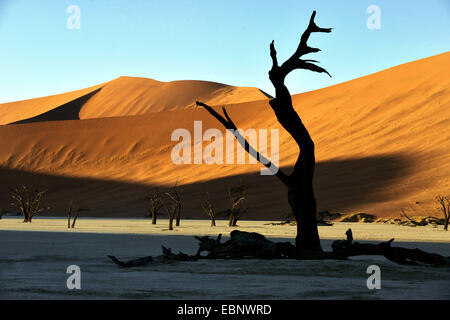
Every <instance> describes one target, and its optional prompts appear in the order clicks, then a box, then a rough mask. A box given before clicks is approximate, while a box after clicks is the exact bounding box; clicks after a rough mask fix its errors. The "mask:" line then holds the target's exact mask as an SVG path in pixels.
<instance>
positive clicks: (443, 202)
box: [436, 196, 450, 231]
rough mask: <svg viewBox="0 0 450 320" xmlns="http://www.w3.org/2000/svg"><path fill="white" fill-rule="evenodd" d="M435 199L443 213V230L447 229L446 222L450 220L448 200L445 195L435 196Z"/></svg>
mask: <svg viewBox="0 0 450 320" xmlns="http://www.w3.org/2000/svg"><path fill="white" fill-rule="evenodd" d="M436 201H437V202H438V203H439V204H440V206H441V207H440V209H441V211H442V214H443V215H444V230H445V231H448V223H449V221H450V200H449V199H448V198H447V197H443V196H437V197H436Z"/></svg>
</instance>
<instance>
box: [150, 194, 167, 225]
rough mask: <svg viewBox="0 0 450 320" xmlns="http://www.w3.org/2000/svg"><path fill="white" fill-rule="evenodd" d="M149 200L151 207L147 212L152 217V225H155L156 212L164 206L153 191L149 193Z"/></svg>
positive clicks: (159, 197) (158, 195)
mask: <svg viewBox="0 0 450 320" xmlns="http://www.w3.org/2000/svg"><path fill="white" fill-rule="evenodd" d="M149 200H150V205H151V207H150V210H149V212H150V214H151V216H152V224H156V220H157V216H158V212H159V210H160V209H161V208H162V207H163V205H164V204H163V203H162V199H161V194H160V193H159V192H157V191H153V192H151V193H150V197H149Z"/></svg>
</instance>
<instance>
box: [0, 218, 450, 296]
mask: <svg viewBox="0 0 450 320" xmlns="http://www.w3.org/2000/svg"><path fill="white" fill-rule="evenodd" d="M266 223H267V222H263V221H242V223H239V227H237V228H236V229H239V230H242V231H257V232H260V233H262V234H265V235H267V236H268V238H269V239H271V240H274V241H291V242H292V241H293V238H294V236H295V227H293V226H271V225H267V224H266ZM66 226H67V221H66V219H64V218H36V219H35V220H34V222H33V223H31V224H23V223H21V220H20V219H18V218H4V219H2V220H0V230H1V231H0V242H1V243H2V254H1V257H0V282H1V285H0V299H232V300H234V299H449V298H450V295H449V291H448V281H443V279H447V278H448V270H447V268H431V267H422V266H402V265H397V264H395V263H393V262H390V261H388V260H386V259H385V258H384V257H378V256H360V257H354V258H351V259H350V260H348V261H336V260H333V261H327V262H326V263H324V261H296V260H283V262H282V263H280V261H279V260H252V261H249V260H214V261H201V260H200V261H196V262H177V263H170V264H151V265H147V266H144V267H136V268H132V269H121V268H118V267H117V266H116V265H115V264H113V263H112V262H111V261H110V260H109V259H108V258H107V257H106V256H107V255H116V256H118V257H119V258H121V259H124V260H126V259H132V258H136V257H143V256H148V255H152V256H156V255H159V254H161V245H164V246H166V247H171V248H172V249H173V250H174V251H175V252H178V250H181V251H183V252H185V253H189V254H194V253H195V251H196V249H197V247H198V245H197V243H198V241H197V240H196V239H194V237H192V235H214V236H216V235H217V234H218V233H219V232H221V233H223V234H224V239H226V238H227V237H226V236H227V235H228V234H229V232H231V231H232V230H233V229H234V228H233V229H232V228H229V227H226V221H218V226H217V227H215V228H212V227H210V226H209V221H206V220H185V221H182V224H181V226H180V227H179V228H176V229H175V230H174V231H168V230H167V220H160V221H159V222H158V224H157V225H156V226H152V225H151V221H150V220H149V219H95V218H82V219H79V220H78V221H77V225H76V227H75V229H73V230H68V229H67V228H66ZM348 227H351V228H352V230H353V233H354V236H355V240H358V241H362V240H370V241H374V240H376V241H385V240H388V239H389V238H390V237H395V238H396V241H395V242H394V244H393V245H396V246H402V247H406V248H420V249H422V250H427V251H429V252H435V253H440V254H443V255H450V242H449V241H448V237H447V232H445V231H444V230H443V229H442V226H441V227H438V228H432V227H420V228H411V227H401V226H395V225H383V224H362V223H352V224H349V223H336V224H335V225H334V226H332V227H329V226H327V227H319V232H320V236H321V238H322V246H323V248H324V249H325V250H330V246H331V242H332V241H331V240H332V239H342V238H343V237H344V232H345V230H346V229H347V228H348ZM18 230H20V231H18ZM19 248H20V249H19ZM250 262H251V263H250ZM374 264H375V265H378V266H379V267H380V270H381V289H380V290H369V289H368V288H367V286H366V281H367V278H368V277H369V275H368V274H367V273H366V270H367V267H368V266H370V265H374ZM69 265H78V266H79V267H80V269H81V290H68V289H67V287H66V280H67V277H68V276H69V275H68V274H66V269H67V267H68V266H69ZM243 283H245V285H244V286H243V285H242V284H243Z"/></svg>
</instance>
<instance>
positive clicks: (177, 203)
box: [166, 183, 181, 227]
mask: <svg viewBox="0 0 450 320" xmlns="http://www.w3.org/2000/svg"><path fill="white" fill-rule="evenodd" d="M177 184H178V183H176V184H175V185H174V186H173V188H172V192H166V195H167V196H168V197H169V198H170V200H171V201H172V203H173V206H174V210H175V212H174V218H175V225H176V226H177V227H179V226H180V220H181V191H180V189H179V188H178V187H177Z"/></svg>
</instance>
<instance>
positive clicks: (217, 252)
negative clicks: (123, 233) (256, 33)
mask: <svg viewBox="0 0 450 320" xmlns="http://www.w3.org/2000/svg"><path fill="white" fill-rule="evenodd" d="M346 235H347V238H346V239H345V240H336V241H334V242H333V243H332V245H331V247H332V251H331V252H322V251H313V250H297V249H296V247H295V246H294V245H293V244H291V243H290V242H273V241H270V240H268V239H266V237H264V236H263V235H262V234H259V233H255V232H243V231H239V230H234V231H232V232H231V233H230V239H229V240H228V241H226V242H223V243H222V242H221V239H222V235H221V234H219V236H218V237H217V239H211V238H210V237H208V236H205V237H195V238H196V239H197V240H199V248H198V250H197V253H196V254H195V255H188V254H185V253H182V252H179V253H178V254H174V253H172V250H171V249H170V248H166V247H164V246H162V251H163V254H162V255H160V256H156V257H151V256H148V257H143V258H138V259H135V260H130V261H127V262H122V261H120V260H119V259H117V258H116V257H115V256H108V257H109V258H110V259H111V260H112V261H113V262H114V263H115V264H117V265H118V266H120V267H122V268H130V267H137V266H145V265H148V264H151V263H170V262H175V261H197V260H199V259H297V260H325V259H333V260H344V259H347V258H348V257H352V256H361V255H379V256H384V257H385V258H386V259H388V260H390V261H393V262H395V263H398V264H403V265H419V264H424V265H431V266H450V257H444V256H441V255H439V254H435V253H429V252H425V251H422V250H420V249H406V248H401V247H392V246H391V243H392V242H393V241H394V239H391V240H389V241H387V242H381V243H378V244H371V243H358V242H354V241H353V234H352V230H351V229H348V231H347V232H346ZM203 252H207V254H206V255H202V253H203Z"/></svg>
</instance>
